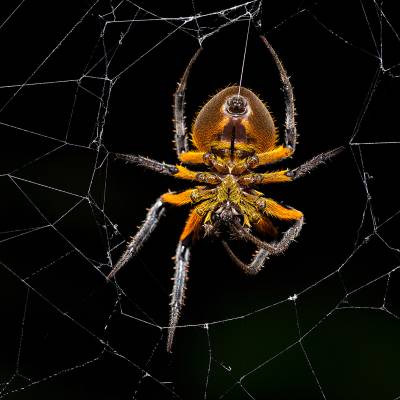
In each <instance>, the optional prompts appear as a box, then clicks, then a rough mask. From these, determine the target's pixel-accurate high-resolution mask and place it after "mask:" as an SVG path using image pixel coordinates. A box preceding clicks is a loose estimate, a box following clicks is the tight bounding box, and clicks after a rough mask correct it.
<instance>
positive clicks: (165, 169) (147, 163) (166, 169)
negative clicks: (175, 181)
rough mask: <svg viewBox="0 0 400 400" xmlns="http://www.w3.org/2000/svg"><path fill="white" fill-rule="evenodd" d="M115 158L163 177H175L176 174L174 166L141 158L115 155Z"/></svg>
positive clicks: (129, 155)
mask: <svg viewBox="0 0 400 400" xmlns="http://www.w3.org/2000/svg"><path fill="white" fill-rule="evenodd" d="M115 157H116V158H120V159H121V160H125V161H127V162H130V163H132V164H135V165H139V166H141V167H144V168H147V169H150V170H152V171H155V172H158V173H160V174H164V175H175V174H176V173H177V172H178V168H176V167H175V165H171V164H166V163H164V162H160V161H156V160H152V159H151V158H147V157H143V156H134V155H132V154H121V153H115Z"/></svg>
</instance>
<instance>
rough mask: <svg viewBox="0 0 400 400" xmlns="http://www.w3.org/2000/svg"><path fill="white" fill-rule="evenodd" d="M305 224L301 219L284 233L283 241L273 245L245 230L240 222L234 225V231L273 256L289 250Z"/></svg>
mask: <svg viewBox="0 0 400 400" xmlns="http://www.w3.org/2000/svg"><path fill="white" fill-rule="evenodd" d="M303 223H304V218H303V217H301V218H300V219H298V220H296V222H295V223H294V224H293V225H292V226H291V227H290V228H289V229H288V230H287V231H286V232H285V233H284V235H283V237H282V239H281V240H279V241H278V242H272V243H267V242H264V241H262V240H260V239H258V238H257V237H255V236H254V235H253V234H251V233H250V232H249V231H248V230H247V229H246V228H244V227H243V226H242V225H241V224H240V222H238V221H236V222H233V223H232V231H233V233H235V234H236V235H238V236H239V237H243V238H245V239H247V240H249V241H250V242H252V243H254V244H255V245H256V246H257V247H258V248H261V249H264V250H267V251H268V252H269V253H270V254H271V255H278V254H280V253H283V252H284V251H285V250H287V248H288V247H289V245H290V243H291V242H292V241H293V240H295V239H296V237H297V236H298V235H299V233H300V231H301V228H302V227H303Z"/></svg>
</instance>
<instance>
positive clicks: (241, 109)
mask: <svg viewBox="0 0 400 400" xmlns="http://www.w3.org/2000/svg"><path fill="white" fill-rule="evenodd" d="M225 110H226V112H227V113H228V114H232V115H243V114H246V113H247V100H246V99H245V98H244V97H243V96H240V95H235V96H231V97H228V100H227V101H226V107H225Z"/></svg>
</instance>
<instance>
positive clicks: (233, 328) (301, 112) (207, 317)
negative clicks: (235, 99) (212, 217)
mask: <svg viewBox="0 0 400 400" xmlns="http://www.w3.org/2000/svg"><path fill="white" fill-rule="evenodd" d="M78 3H79V4H73V5H72V4H71V3H66V2H62V3H60V2H46V1H45V2H39V3H38V2H36V3H35V4H34V3H33V2H30V1H28V0H23V1H21V2H20V3H19V4H17V5H16V4H15V3H14V4H11V3H10V2H9V3H7V2H5V3H2V8H3V10H2V11H3V12H2V13H1V14H0V15H1V20H0V38H1V39H2V46H1V48H2V67H1V68H2V73H1V81H0V96H1V97H0V100H1V102H0V129H1V149H2V156H1V158H0V160H1V171H0V174H1V175H0V178H1V181H0V182H1V188H2V192H1V193H2V195H1V207H0V212H1V218H0V221H1V225H0V233H1V235H0V265H1V268H0V271H1V278H0V282H1V290H0V293H1V298H0V299H1V300H0V310H1V311H0V312H1V321H2V328H1V335H2V340H1V342H0V354H1V358H0V368H1V375H0V398H7V399H32V398H41V399H45V398H53V397H54V395H55V394H56V396H57V398H60V399H62V398H71V397H72V396H73V397H74V398H76V399H80V398H82V399H83V398H98V399H102V398H104V399H105V398H107V399H109V398H113V399H126V398H131V399H148V398H155V396H158V398H178V399H179V398H204V399H206V398H208V399H214V398H219V399H247V398H250V399H259V398H260V399H263V398H274V399H278V398H282V399H285V398H297V399H299V398H307V399H314V398H315V399H346V398H349V399H350V398H351V399H354V398H371V399H376V398H379V399H399V398H400V385H399V382H398V372H397V370H398V367H397V364H398V360H397V358H398V357H396V355H397V354H399V350H400V348H399V344H398V340H397V338H398V336H399V333H400V329H399V328H400V325H399V315H400V314H399V313H400V309H399V307H400V303H399V297H398V294H397V292H398V288H399V285H400V282H399V271H398V269H399V252H400V243H399V237H398V233H397V231H398V224H399V218H400V206H399V204H400V202H399V200H400V198H399V195H398V194H397V193H396V186H397V182H398V177H397V169H398V164H397V151H398V149H399V145H400V140H399V136H398V127H397V125H398V123H397V114H398V112H397V105H398V95H399V89H400V85H399V80H398V78H399V76H400V75H399V74H400V69H399V65H400V64H399V63H400V60H399V54H400V53H399V46H400V36H399V34H400V30H399V28H400V27H399V21H398V18H397V19H396V13H395V12H394V10H392V9H391V8H390V7H392V5H391V4H390V3H389V2H377V1H373V0H364V1H360V2H359V3H354V4H351V5H350V4H348V2H346V3H345V2H337V1H335V2H333V1H330V2H323V4H322V3H321V4H320V3H315V2H305V1H299V2H292V3H291V4H283V5H277V4H273V5H271V4H269V3H267V2H261V1H258V0H257V1H256V0H255V1H249V2H243V3H241V2H238V1H230V2H229V1H226V2H218V4H217V3H216V2H214V3H215V4H212V3H210V4H208V3H207V2H196V1H190V0H188V1H185V2H181V3H183V4H179V7H178V6H177V5H176V6H171V4H170V2H164V3H161V2H160V3H158V2H152V1H148V2H146V3H144V2H142V3H138V2H133V1H130V0H117V1H112V0H109V1H100V0H97V1H83V2H78ZM254 25H256V26H259V27H261V28H262V30H263V32H265V34H266V35H267V37H268V39H269V40H270V41H271V43H272V45H273V46H274V48H275V49H276V51H277V52H278V54H279V55H280V57H281V58H282V60H283V62H284V64H285V66H286V68H287V70H288V72H289V74H290V75H291V79H292V82H293V85H294V89H295V94H296V97H297V111H298V129H299V132H300V140H299V145H298V149H297V151H296V154H295V156H294V157H293V159H292V160H289V162H288V163H287V165H289V167H294V166H296V165H299V164H301V163H302V162H304V161H306V160H307V159H309V158H310V157H312V156H313V155H315V154H318V153H319V152H321V151H327V150H329V149H331V148H334V147H337V146H340V145H345V146H346V151H345V152H344V153H343V154H342V155H340V156H338V157H337V158H336V159H334V160H333V161H332V162H331V163H329V165H327V166H325V167H321V168H320V169H319V170H317V171H315V172H313V174H312V175H310V176H307V177H305V178H304V179H302V180H301V181H299V182H298V183H297V182H296V183H293V184H291V185H286V186H275V187H268V188H265V193H267V194H268V196H271V197H273V198H275V199H278V200H281V201H284V202H285V203H287V204H290V205H293V206H294V207H296V208H297V209H299V210H302V211H303V212H304V214H305V217H306V222H307V225H306V226H305V228H304V230H303V232H302V235H301V236H300V238H299V239H298V240H297V243H295V244H294V245H293V246H292V247H291V248H290V249H289V250H288V251H287V253H286V254H285V255H283V256H281V257H277V258H274V259H271V260H269V261H268V262H267V264H266V266H265V267H264V270H263V271H262V272H261V273H260V274H259V275H258V276H256V277H248V276H243V274H242V273H241V272H240V271H238V270H237V269H235V267H234V266H233V265H232V264H231V261H230V259H229V258H228V256H227V255H226V254H224V253H223V251H222V249H221V246H220V245H219V244H218V243H217V242H213V241H209V240H204V241H201V242H199V243H198V244H197V245H196V247H195V248H194V250H193V256H192V263H191V269H190V272H189V275H190V280H189V284H188V293H187V296H188V297H187V301H186V305H185V309H184V312H183V315H182V318H181V321H180V322H181V325H180V327H179V328H178V329H177V334H176V338H175V344H174V352H173V354H172V355H169V354H167V353H166V351H165V346H166V333H167V329H166V328H167V323H168V312H169V310H168V309H169V307H168V303H169V292H170V290H171V282H170V278H171V276H172V270H173V269H172V267H173V262H172V261H171V257H172V255H173V254H174V250H175V246H176V241H177V238H178V237H179V233H180V230H181V228H182V225H183V223H184V219H185V210H170V211H168V215H167V218H164V219H163V220H162V222H161V224H160V227H159V228H158V229H157V230H156V232H155V233H154V234H153V236H152V238H151V239H150V240H149V242H148V243H147V244H146V245H145V246H144V248H143V250H142V251H141V253H140V254H139V256H138V257H136V258H135V259H134V260H132V261H131V262H130V263H129V265H128V266H126V268H124V270H123V271H121V273H120V274H119V275H118V276H117V279H116V280H115V282H111V283H106V281H105V276H106V275H107V273H108V272H109V271H110V269H111V268H112V265H113V263H115V261H116V260H117V259H118V257H119V255H120V254H121V252H122V251H123V249H124V247H125V244H126V241H127V240H128V238H129V235H130V234H133V233H134V231H135V229H136V228H135V227H136V226H137V225H138V224H139V223H140V222H141V220H142V219H143V218H144V215H145V209H146V207H149V206H150V205H151V204H152V202H154V200H155V199H156V198H157V197H158V196H159V195H160V194H161V193H163V192H165V191H167V190H168V189H171V190H178V189H180V188H182V187H183V185H182V184H181V183H180V182H175V181H174V180H173V179H169V178H165V177H159V176H157V175H153V174H151V173H150V172H147V171H142V170H139V169H136V168H134V167H132V166H130V165H124V164H123V163H121V162H118V161H115V160H114V159H113V157H112V154H113V152H121V153H132V154H143V155H146V156H150V157H152V158H154V159H158V160H162V161H166V162H169V163H174V162H175V158H174V156H175V155H174V151H173V147H172V137H173V132H172V131H173V128H172V123H171V114H172V113H171V107H170V104H171V100H172V98H171V97H172V93H173V92H174V90H175V87H176V81H177V80H178V79H179V77H180V75H181V73H182V71H183V70H184V68H185V66H186V63H187V62H188V60H189V59H190V57H191V55H192V54H193V53H194V51H195V50H196V49H197V48H198V46H199V45H200V44H201V45H202V46H203V48H204V51H203V54H202V55H201V57H200V59H199V60H198V61H197V63H196V65H195V66H194V68H193V72H192V75H191V77H190V78H189V89H188V94H187V114H188V117H189V118H190V119H191V118H193V115H195V112H196V111H197V110H198V108H199V107H200V106H201V104H203V103H204V101H205V100H206V99H207V98H208V96H210V94H213V93H215V92H216V91H217V90H218V89H220V88H222V87H224V86H226V85H228V84H233V83H237V82H239V80H240V79H241V69H242V63H243V61H245V63H244V71H243V85H244V86H246V87H249V88H251V89H253V90H255V91H256V92H257V93H261V97H262V98H263V99H265V100H266V101H267V102H268V104H269V106H270V109H271V110H272V111H273V112H274V115H275V117H276V120H277V121H278V124H279V126H280V127H281V131H282V130H283V129H282V124H281V122H280V121H283V119H284V105H283V97H282V93H281V90H280V84H279V78H278V74H277V72H276V69H275V66H274V65H273V62H272V61H271V58H270V56H269V55H268V53H267V51H266V50H265V48H264V47H263V45H262V44H261V43H260V41H259V39H258V38H257V33H256V30H255V29H254ZM249 27H250V29H248V28H249ZM247 32H249V33H248V36H247ZM244 55H245V58H244ZM187 122H188V124H189V121H187ZM186 212H187V210H186Z"/></svg>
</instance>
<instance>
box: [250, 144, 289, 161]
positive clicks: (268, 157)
mask: <svg viewBox="0 0 400 400" xmlns="http://www.w3.org/2000/svg"><path fill="white" fill-rule="evenodd" d="M292 154H293V150H292V149H290V148H288V147H284V146H278V147H275V148H274V149H273V150H270V151H266V152H265V153H258V154H257V157H258V165H265V164H273V163H275V162H277V161H279V160H282V159H283V158H288V157H290V156H291V155H292Z"/></svg>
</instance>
